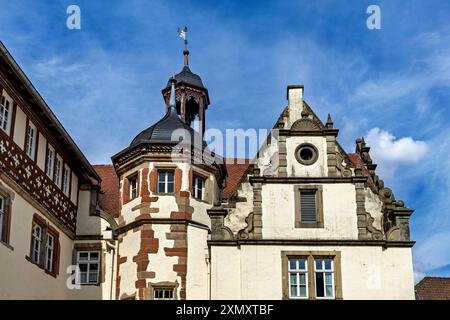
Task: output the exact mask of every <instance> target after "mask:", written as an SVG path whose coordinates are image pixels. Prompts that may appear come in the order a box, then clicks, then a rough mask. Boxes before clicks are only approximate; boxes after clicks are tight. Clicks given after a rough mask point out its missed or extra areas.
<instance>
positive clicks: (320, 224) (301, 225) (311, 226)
mask: <svg viewBox="0 0 450 320" xmlns="http://www.w3.org/2000/svg"><path fill="white" fill-rule="evenodd" d="M295 227H296V228H304V229H323V228H324V226H323V222H317V223H302V222H299V221H296V222H295Z"/></svg>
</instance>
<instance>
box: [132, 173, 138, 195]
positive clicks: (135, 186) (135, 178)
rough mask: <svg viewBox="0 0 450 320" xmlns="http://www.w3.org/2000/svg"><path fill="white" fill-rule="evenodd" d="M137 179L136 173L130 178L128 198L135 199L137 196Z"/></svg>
mask: <svg viewBox="0 0 450 320" xmlns="http://www.w3.org/2000/svg"><path fill="white" fill-rule="evenodd" d="M137 191H138V181H137V175H135V176H134V177H132V178H130V199H135V198H137V196H138V193H137Z"/></svg>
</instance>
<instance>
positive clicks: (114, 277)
mask: <svg viewBox="0 0 450 320" xmlns="http://www.w3.org/2000/svg"><path fill="white" fill-rule="evenodd" d="M0 50H1V52H0V94H1V110H0V236H1V241H0V269H1V270H2V272H0V299H15V298H25V299H227V300H228V299H414V283H413V267H412V256H411V248H412V246H413V244H414V242H413V241H411V240H410V236H409V217H410V215H411V214H412V210H411V209H408V208H406V207H405V205H404V203H403V202H402V201H398V200H396V199H395V197H394V194H393V193H392V191H391V190H390V189H389V188H387V187H386V186H385V185H384V183H383V180H381V179H380V178H379V177H378V176H377V174H376V171H375V169H376V164H374V163H373V162H372V160H371V157H370V154H369V150H370V148H369V147H368V146H367V145H366V144H365V142H364V140H363V139H357V140H356V146H355V151H354V152H353V153H348V152H346V151H345V150H344V149H343V148H342V147H341V146H340V144H339V143H338V141H337V136H338V132H339V130H338V129H336V128H335V127H334V125H333V122H332V119H331V117H330V116H329V117H328V119H327V121H326V122H325V123H324V122H322V121H321V120H320V119H319V118H318V117H317V116H316V114H315V113H314V111H313V110H312V108H311V107H310V106H309V105H308V104H307V102H306V101H305V100H304V88H303V86H298V85H296V86H288V87H287V107H286V108H284V109H282V108H280V112H281V114H280V116H279V118H278V119H274V123H275V125H274V130H272V132H271V134H270V135H269V136H268V137H267V141H266V143H265V144H264V145H263V146H262V147H261V149H260V150H259V152H258V154H257V156H256V157H255V159H252V160H244V161H242V159H222V158H221V157H220V156H219V155H216V154H214V152H210V151H209V149H208V146H207V145H206V143H204V142H203V136H204V134H205V129H206V128H207V126H206V112H207V111H208V110H210V112H214V109H213V108H211V107H210V98H209V93H208V90H207V88H206V87H205V86H204V83H203V82H202V80H201V78H200V77H199V76H198V75H196V74H194V73H193V72H191V70H190V67H189V63H188V55H189V52H188V51H187V50H185V51H184V57H185V61H184V67H183V69H182V71H181V72H180V73H178V74H176V75H175V76H174V77H171V78H170V79H169V81H168V83H167V84H166V85H165V87H164V89H163V90H162V99H161V111H162V113H164V116H163V117H162V118H161V119H160V120H159V121H157V122H156V123H155V124H153V125H150V124H149V125H150V126H149V127H148V129H145V130H144V131H142V132H141V133H136V134H137V135H136V137H134V138H133V137H130V145H129V146H128V147H127V148H125V149H124V150H117V154H115V155H113V156H112V164H111V165H94V166H93V165H91V164H90V163H89V162H88V160H87V159H86V158H85V157H84V155H83V153H82V152H81V151H80V150H79V148H78V147H77V145H76V144H75V142H74V141H73V140H72V139H71V137H70V136H69V134H68V133H67V132H66V131H65V130H64V128H63V127H62V126H61V124H60V123H59V121H58V120H57V118H56V117H55V116H54V114H53V113H52V111H51V110H50V108H49V106H48V105H47V104H46V103H45V101H44V100H43V99H42V97H41V96H40V95H39V93H38V92H37V91H36V89H35V88H34V87H33V85H32V84H31V83H30V81H29V80H28V78H27V77H26V75H25V74H24V73H23V72H22V70H21V69H20V67H19V66H18V65H17V63H16V62H15V61H14V59H13V58H12V57H11V55H10V54H9V52H8V51H7V50H6V48H5V47H4V46H3V44H1V43H0ZM156 92H157V90H156V88H155V93H156ZM211 109H212V110H211ZM195 119H198V130H194V129H193V127H194V126H193V122H194V120H195ZM274 145H275V147H274ZM225 160H226V161H225ZM235 160H236V161H235ZM238 160H239V161H238Z"/></svg>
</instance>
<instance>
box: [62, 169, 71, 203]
mask: <svg viewBox="0 0 450 320" xmlns="http://www.w3.org/2000/svg"><path fill="white" fill-rule="evenodd" d="M62 191H63V192H64V194H65V195H66V196H69V191H70V170H69V168H67V167H66V166H65V167H64V171H63V177H62Z"/></svg>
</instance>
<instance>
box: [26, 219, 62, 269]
mask: <svg viewBox="0 0 450 320" xmlns="http://www.w3.org/2000/svg"><path fill="white" fill-rule="evenodd" d="M35 227H37V228H36V230H38V228H39V229H40V234H39V236H40V237H39V241H40V243H39V247H38V253H37V254H38V256H37V258H35V255H34V252H35V241H34V240H35V238H36V236H37V235H35V234H34V231H35ZM49 236H50V237H52V238H53V248H52V258H51V261H50V266H49V265H48V251H47V247H48V246H47V244H48V238H49ZM25 259H26V260H28V261H29V262H31V263H32V264H34V265H36V266H37V267H39V268H40V269H42V270H44V272H45V273H47V274H48V275H50V276H52V277H54V278H56V277H57V276H58V274H59V260H60V243H59V232H58V231H57V230H56V229H55V228H53V227H52V226H51V225H50V223H48V222H47V221H46V220H44V219H43V218H41V217H40V216H39V215H37V214H34V215H33V220H32V223H31V239H30V251H29V255H28V256H25Z"/></svg>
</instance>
